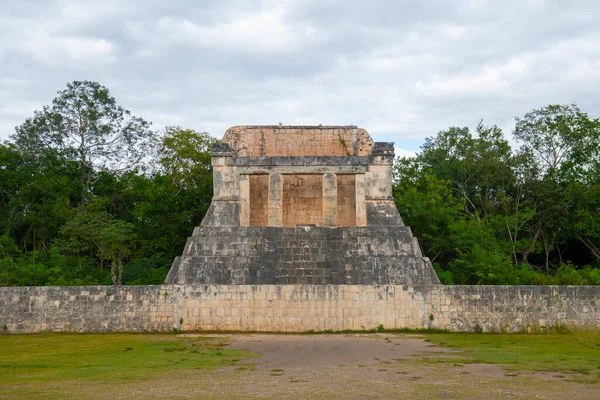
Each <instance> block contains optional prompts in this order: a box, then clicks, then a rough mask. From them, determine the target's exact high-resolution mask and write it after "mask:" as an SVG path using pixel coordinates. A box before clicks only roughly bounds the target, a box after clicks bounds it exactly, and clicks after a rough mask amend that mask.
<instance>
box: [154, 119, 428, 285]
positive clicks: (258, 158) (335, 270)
mask: <svg viewBox="0 0 600 400" xmlns="http://www.w3.org/2000/svg"><path fill="white" fill-rule="evenodd" d="M393 160H394V147H393V143H374V142H373V140H372V139H371V137H370V136H369V134H368V133H367V131H365V130H364V129H360V128H357V127H355V126H236V127H232V128H230V129H229V130H227V132H226V133H225V136H224V138H223V141H222V142H221V143H220V144H217V145H215V146H213V149H212V165H213V171H214V172H213V173H214V197H213V199H212V203H211V205H210V208H209V210H208V212H207V214H206V216H205V218H204V220H203V221H202V223H201V225H200V226H199V227H197V228H196V229H195V230H194V232H193V234H192V237H190V238H189V239H188V242H187V244H186V246H185V250H184V252H183V255H182V256H181V257H178V258H176V259H175V261H174V262H173V266H172V267H171V270H170V271H169V274H168V276H167V279H166V281H165V283H166V284H184V285H190V284H225V285H228V284H233V285H256V284H337V285H372V284H435V283H439V280H438V278H437V276H436V274H435V272H434V270H433V268H432V266H431V263H430V261H429V259H428V258H426V257H423V255H422V254H421V249H420V246H419V243H418V242H417V239H416V238H415V237H414V236H413V235H412V233H411V230H410V228H409V227H406V226H404V224H403V222H402V218H401V217H400V214H399V213H398V210H397V209H396V206H395V204H394V199H393V197H392V164H393Z"/></svg>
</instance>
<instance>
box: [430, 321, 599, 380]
mask: <svg viewBox="0 0 600 400" xmlns="http://www.w3.org/2000/svg"><path fill="white" fill-rule="evenodd" d="M424 336H425V337H426V340H428V341H431V342H432V343H435V344H437V345H440V346H444V347H449V348H453V349H457V350H459V352H458V353H456V354H457V355H460V356H461V359H457V360H452V359H445V358H438V359H436V358H433V359H430V360H426V361H428V362H462V363H475V364H479V363H484V364H501V365H502V366H503V368H505V369H508V370H514V371H516V370H528V371H548V372H564V373H568V374H572V377H571V379H574V380H577V381H582V382H592V383H595V382H600V331H581V332H574V333H566V334H535V335H531V334H516V333H513V334H465V333H441V334H431V335H424ZM462 357H464V359H462Z"/></svg>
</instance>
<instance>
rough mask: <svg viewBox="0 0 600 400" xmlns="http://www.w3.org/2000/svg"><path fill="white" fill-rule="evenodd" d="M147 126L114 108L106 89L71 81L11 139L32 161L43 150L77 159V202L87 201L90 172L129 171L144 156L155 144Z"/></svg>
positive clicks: (90, 180) (96, 84)
mask: <svg viewBox="0 0 600 400" xmlns="http://www.w3.org/2000/svg"><path fill="white" fill-rule="evenodd" d="M149 126H150V124H149V123H148V122H146V121H145V120H143V119H142V118H139V117H134V116H132V115H131V113H130V112H129V111H128V110H126V109H124V108H123V107H121V106H119V105H118V104H117V102H116V100H115V98H114V97H112V96H111V95H110V92H109V90H108V89H107V88H106V87H104V86H102V85H100V84H99V83H97V82H91V81H73V82H70V83H68V84H67V88H66V89H65V90H62V91H59V92H58V96H57V97H56V98H55V99H54V100H53V101H52V105H51V106H44V107H43V109H42V111H36V112H35V113H34V116H33V117H32V118H28V119H27V120H26V121H25V122H24V123H23V124H22V125H20V126H17V127H16V134H15V135H13V136H12V139H13V140H14V142H15V144H16V145H17V146H18V147H19V148H20V149H22V150H23V152H24V153H25V154H27V155H28V156H30V157H33V158H34V159H39V157H41V156H43V155H44V154H47V153H48V152H60V153H63V154H68V155H70V156H72V157H74V158H76V159H77V160H78V161H79V162H80V163H81V167H82V168H81V177H80V184H81V190H82V193H83V196H82V199H83V200H84V203H87V202H88V201H90V194H89V191H90V186H91V183H92V181H93V176H94V171H95V170H98V169H99V170H110V171H126V170H130V169H131V168H133V167H135V166H137V165H139V163H140V162H141V161H142V159H143V157H144V156H146V155H147V154H149V152H150V150H151V149H152V148H153V147H152V145H153V143H154V134H153V132H152V131H151V130H150V129H149Z"/></svg>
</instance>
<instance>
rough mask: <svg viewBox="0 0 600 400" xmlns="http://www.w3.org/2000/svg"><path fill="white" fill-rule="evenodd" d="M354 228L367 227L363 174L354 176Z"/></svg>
mask: <svg viewBox="0 0 600 400" xmlns="http://www.w3.org/2000/svg"><path fill="white" fill-rule="evenodd" d="M355 185H356V186H355V189H356V226H366V225H367V204H366V198H365V174H356V175H355Z"/></svg>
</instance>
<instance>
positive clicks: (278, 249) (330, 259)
mask: <svg viewBox="0 0 600 400" xmlns="http://www.w3.org/2000/svg"><path fill="white" fill-rule="evenodd" d="M165 283H177V284H188V283H200V284H246V285H255V284H321V285H324V284H348V285H370V284H420V283H439V280H438V279H437V276H436V275H435V272H434V271H433V268H432V266H431V263H430V262H429V260H428V259H427V258H424V257H422V254H421V250H420V248H419V245H418V242H417V239H416V238H415V237H414V236H413V235H412V232H411V231H410V228H408V227H405V226H394V225H387V226H367V227H340V228H328V227H316V226H310V225H307V226H297V227H295V228H287V227H286V228H282V227H231V226H229V227H214V226H211V227H207V226H202V227H197V228H196V229H195V230H194V233H193V235H192V237H190V238H189V239H188V242H187V244H186V247H185V250H184V252H183V256H182V257H177V258H176V259H175V261H174V262H173V266H172V267H171V270H170V271H169V275H168V276H167V279H166V281H165Z"/></svg>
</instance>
